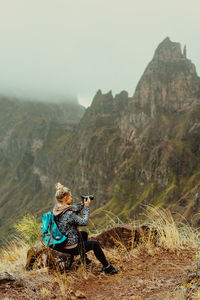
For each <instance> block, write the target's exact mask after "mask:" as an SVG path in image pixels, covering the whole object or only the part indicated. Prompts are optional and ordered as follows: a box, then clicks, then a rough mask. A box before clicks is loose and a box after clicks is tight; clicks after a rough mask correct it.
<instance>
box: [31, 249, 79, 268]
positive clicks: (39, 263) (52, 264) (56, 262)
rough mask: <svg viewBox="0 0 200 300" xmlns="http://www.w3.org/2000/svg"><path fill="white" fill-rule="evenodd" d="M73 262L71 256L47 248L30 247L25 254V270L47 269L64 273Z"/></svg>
mask: <svg viewBox="0 0 200 300" xmlns="http://www.w3.org/2000/svg"><path fill="white" fill-rule="evenodd" d="M72 262H73V255H71V254H68V253H61V252H58V251H56V250H53V249H51V248H49V247H47V246H37V247H32V248H30V249H29V250H28V252H27V261H26V266H25V269H26V270H27V271H28V270H32V269H41V268H45V267H48V268H49V269H52V270H57V271H59V272H64V271H66V270H68V269H69V268H70V267H71V265H72Z"/></svg>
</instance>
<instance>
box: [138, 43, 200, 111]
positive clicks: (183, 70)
mask: <svg viewBox="0 0 200 300" xmlns="http://www.w3.org/2000/svg"><path fill="white" fill-rule="evenodd" d="M199 93H200V78H199V77H198V76H197V73H196V69H195V66H194V64H193V63H192V62H191V61H190V60H189V59H187V57H186V52H184V53H183V52H182V50H181V45H180V44H179V43H174V42H171V41H170V39H169V38H166V39H165V40H164V41H163V42H162V43H161V44H160V45H159V46H158V48H157V49H156V51H155V54H154V57H153V59H152V61H151V62H150V63H149V65H148V66H147V68H146V70H145V71H144V74H143V76H142V78H141V79H140V81H139V83H138V86H137V88H136V91H135V94H134V97H133V102H135V103H137V104H139V106H140V107H142V108H144V109H146V110H147V112H148V114H150V116H151V117H153V116H154V114H155V112H156V107H157V106H158V107H162V108H163V109H165V110H169V111H170V110H175V111H178V110H180V109H185V108H186V107H187V106H188V105H190V104H191V103H193V102H195V101H196V100H197V98H198V97H199V95H200V94H199Z"/></svg>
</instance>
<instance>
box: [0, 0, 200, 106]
mask: <svg viewBox="0 0 200 300" xmlns="http://www.w3.org/2000/svg"><path fill="white" fill-rule="evenodd" d="M199 12H200V1H199V0H190V1H188V0H187V1H186V0H167V1H166V0H137V1H136V0H0V93H1V94H5V93H7V94H11V95H15V96H18V97H21V96H22V97H30V98H41V99H51V100H52V99H55V100H56V99H61V100H62V99H64V98H65V97H66V95H68V94H71V95H77V97H78V99H79V102H80V103H81V104H83V105H85V106H87V105H89V104H90V102H91V100H92V98H93V97H94V95H95V93H96V91H97V90H98V89H101V90H102V92H104V93H105V92H108V91H109V90H112V91H113V94H116V93H119V92H120V91H121V90H127V91H128V92H129V94H130V95H133V93H134V89H135V86H136V84H137V82H138V80H139V78H140V77H141V75H142V73H143V71H144V69H145V67H146V65H147V63H148V62H149V61H150V60H151V59H152V56H153V53H154V51H155V48H156V47H157V45H158V44H159V43H160V42H161V41H162V40H163V39H164V38H165V37H167V36H169V37H170V38H171V40H172V41H176V42H180V43H181V44H182V46H183V45H184V44H186V45H187V50H188V51H187V52H188V57H189V58H190V59H191V60H192V61H193V63H195V65H196V68H197V71H198V73H200V72H199V70H200V39H199V32H200V17H199Z"/></svg>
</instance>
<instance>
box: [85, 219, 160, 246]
mask: <svg viewBox="0 0 200 300" xmlns="http://www.w3.org/2000/svg"><path fill="white" fill-rule="evenodd" d="M91 239H92V240H96V241H98V242H99V243H100V244H101V246H102V247H103V248H113V247H125V248H126V249H127V250H131V249H132V248H134V247H136V246H137V245H138V243H139V242H143V241H148V240H151V242H153V243H154V244H155V243H156V241H157V232H156V230H155V229H150V228H149V227H148V226H141V227H130V226H125V225H122V226H116V227H113V228H110V229H108V230H106V231H104V232H102V233H101V234H99V235H97V236H95V237H91Z"/></svg>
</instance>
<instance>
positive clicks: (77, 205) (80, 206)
mask: <svg viewBox="0 0 200 300" xmlns="http://www.w3.org/2000/svg"><path fill="white" fill-rule="evenodd" d="M81 203H82V202H80V203H77V204H75V205H73V208H75V210H76V213H79V212H81V210H82V209H83V207H84V206H83V205H81Z"/></svg>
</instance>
